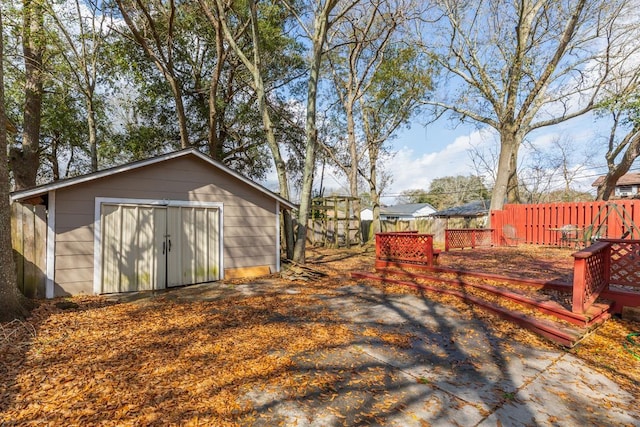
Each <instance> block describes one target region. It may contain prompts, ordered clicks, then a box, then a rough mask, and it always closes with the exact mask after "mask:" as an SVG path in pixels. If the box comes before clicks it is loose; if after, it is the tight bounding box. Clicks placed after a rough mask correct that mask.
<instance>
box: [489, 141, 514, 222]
mask: <svg viewBox="0 0 640 427" xmlns="http://www.w3.org/2000/svg"><path fill="white" fill-rule="evenodd" d="M519 145H520V140H519V139H518V138H517V136H516V133H515V132H510V131H508V130H506V131H501V132H500V157H499V158H498V172H497V174H496V182H495V186H494V187H493V193H492V194H491V210H502V208H503V207H504V204H505V201H506V200H507V198H508V196H509V194H510V193H511V194H512V195H513V191H512V190H511V188H510V184H513V183H514V175H515V174H516V173H517V171H516V163H517V156H518V147H519ZM515 182H516V183H517V179H516V180H515ZM515 194H517V193H515Z"/></svg>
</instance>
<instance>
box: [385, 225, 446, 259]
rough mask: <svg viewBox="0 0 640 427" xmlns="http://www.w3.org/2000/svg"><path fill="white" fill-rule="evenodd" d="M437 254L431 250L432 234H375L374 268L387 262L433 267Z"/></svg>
mask: <svg viewBox="0 0 640 427" xmlns="http://www.w3.org/2000/svg"><path fill="white" fill-rule="evenodd" d="M438 253H439V251H434V249H433V235H432V234H419V233H415V232H404V233H403V232H399V233H378V234H376V267H379V266H384V265H386V264H387V263H389V262H397V263H407V264H422V265H424V264H427V265H434V263H435V258H436V257H437V254H438Z"/></svg>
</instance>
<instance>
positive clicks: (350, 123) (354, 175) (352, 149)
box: [346, 93, 364, 246]
mask: <svg viewBox="0 0 640 427" xmlns="http://www.w3.org/2000/svg"><path fill="white" fill-rule="evenodd" d="M347 96H348V98H349V101H348V103H347V105H346V107H347V108H346V112H347V138H348V139H349V156H350V157H351V167H350V168H349V192H350V193H351V197H356V199H355V201H354V202H353V205H352V206H353V214H354V216H355V218H356V220H357V223H358V226H359V225H360V198H358V195H359V194H360V192H359V191H358V166H359V158H360V156H359V155H358V142H357V140H356V123H355V119H354V117H353V99H354V96H353V94H352V93H349V94H348V95H347ZM348 214H349V213H348V212H347V215H348ZM349 223H350V221H347V224H349ZM348 228H349V227H348V226H347V232H346V233H347V246H349V241H348V240H349V230H348ZM357 237H358V244H362V243H363V241H364V239H363V238H362V233H360V232H359V233H358V234H357Z"/></svg>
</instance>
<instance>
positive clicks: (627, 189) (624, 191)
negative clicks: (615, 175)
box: [618, 185, 633, 196]
mask: <svg viewBox="0 0 640 427" xmlns="http://www.w3.org/2000/svg"><path fill="white" fill-rule="evenodd" d="M632 191H633V187H632V186H631V185H621V186H619V187H618V194H619V195H620V196H631V195H632V194H633V193H632Z"/></svg>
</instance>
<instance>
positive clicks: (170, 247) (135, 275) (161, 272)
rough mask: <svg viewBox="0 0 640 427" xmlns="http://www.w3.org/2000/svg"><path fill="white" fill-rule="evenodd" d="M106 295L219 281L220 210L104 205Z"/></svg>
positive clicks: (104, 276)
mask: <svg viewBox="0 0 640 427" xmlns="http://www.w3.org/2000/svg"><path fill="white" fill-rule="evenodd" d="M101 215H102V219H101V223H102V292H103V293H112V292H130V291H142V290H153V289H164V288H167V287H172V286H181V285H189V284H194V283H203V282H210V281H214V280H218V279H219V278H220V274H219V273H220V271H219V260H220V256H219V250H220V237H219V236H220V232H219V227H220V226H219V224H220V222H219V210H218V209H217V208H203V207H192V206H145V205H123V204H103V205H102V213H101Z"/></svg>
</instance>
